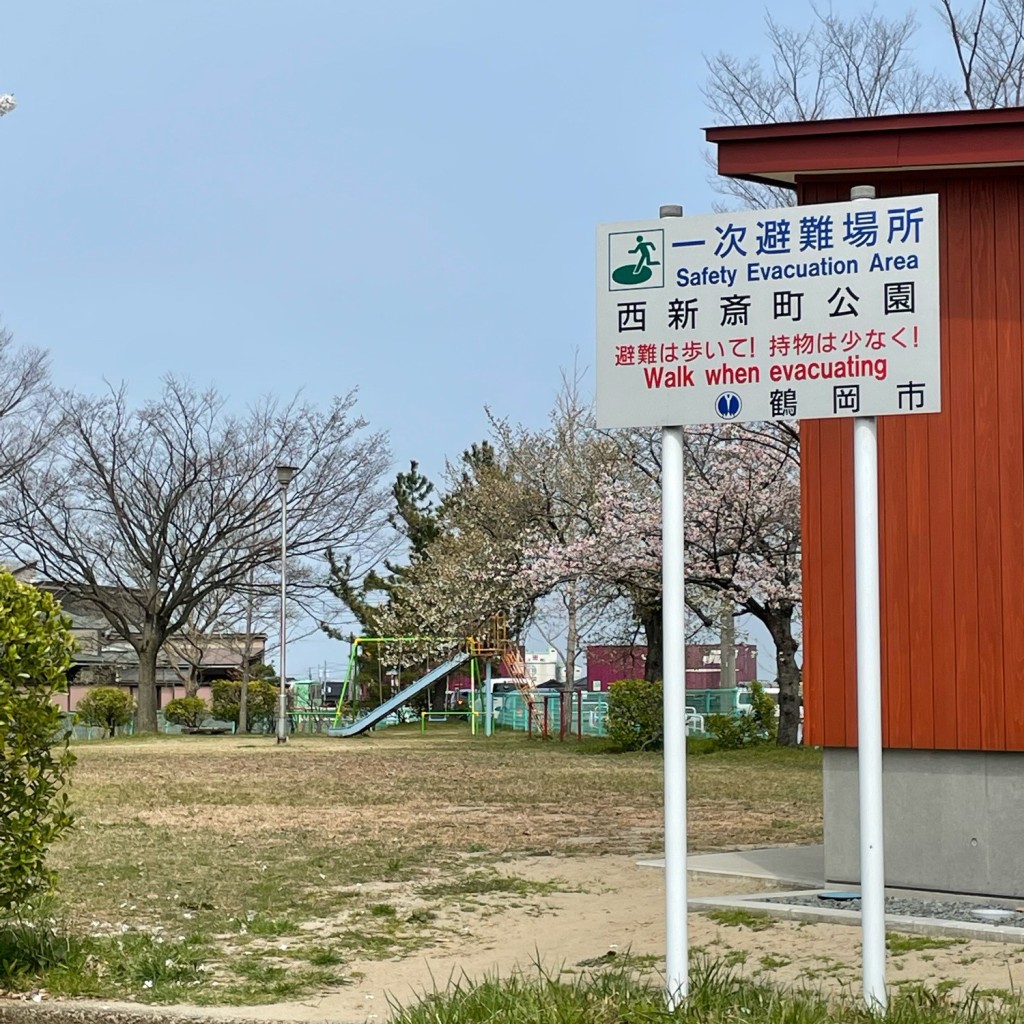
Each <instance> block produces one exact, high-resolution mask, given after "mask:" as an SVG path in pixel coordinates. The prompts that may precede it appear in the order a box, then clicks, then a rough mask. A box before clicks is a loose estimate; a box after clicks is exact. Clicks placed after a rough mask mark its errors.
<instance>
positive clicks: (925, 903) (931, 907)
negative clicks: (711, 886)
mask: <svg viewBox="0 0 1024 1024" xmlns="http://www.w3.org/2000/svg"><path fill="white" fill-rule="evenodd" d="M761 902H763V903H785V904H787V905H788V906H796V907H815V908H818V909H821V908H825V909H827V910H853V911H856V912H858V913H859V912H860V900H859V899H853V900H834V899H833V900H830V899H822V898H821V896H818V895H816V894H813V893H812V894H809V895H807V896H779V897H774V898H771V899H764V900H762V901H761ZM1020 906H1021V905H1020V904H1018V903H1017V902H1015V901H1012V900H1009V901H1007V902H1005V903H974V902H972V901H971V900H936V899H930V898H926V897H913V896H886V898H885V912H886V913H887V914H903V915H905V916H907V917H935V918H939V919H941V920H943V921H970V922H971V923H972V924H996V925H1008V926H1009V927H1011V928H1024V910H1020V909H1018V907H1020ZM986 909H988V910H994V909H998V910H1008V911H1010V915H1009V916H1008V917H999V918H998V919H992V918H989V917H983V916H981V915H979V914H978V913H977V911H979V910H986Z"/></svg>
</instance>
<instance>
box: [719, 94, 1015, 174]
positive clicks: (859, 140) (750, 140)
mask: <svg viewBox="0 0 1024 1024" xmlns="http://www.w3.org/2000/svg"><path fill="white" fill-rule="evenodd" d="M704 133H705V137H706V138H707V141H708V142H712V143H714V144H715V145H716V146H717V147H718V173H719V174H724V175H726V176H728V177H736V178H744V179H746V180H748V181H759V182H762V183H764V184H769V185H783V186H789V187H793V186H795V185H796V184H797V183H798V182H800V181H801V180H806V179H807V178H809V177H817V176H828V175H837V176H843V177H849V175H850V174H851V173H856V172H860V173H865V174H886V173H890V174H891V173H895V172H899V173H901V174H904V175H905V174H907V172H913V171H936V170H945V171H958V170H971V171H977V169H978V168H1001V167H1007V168H1016V167H1021V166H1024V107H1004V108H1001V109H998V110H946V111H940V112H937V113H923V114H887V115H882V116H879V117H843V118H834V119H830V120H823V121H789V122H783V123H779V124H754V125H728V126H721V127H711V128H705V129H704Z"/></svg>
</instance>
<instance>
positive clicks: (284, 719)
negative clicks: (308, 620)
mask: <svg viewBox="0 0 1024 1024" xmlns="http://www.w3.org/2000/svg"><path fill="white" fill-rule="evenodd" d="M296 472H298V470H297V469H296V467H295V466H278V467H277V482H278V484H280V486H281V693H280V696H279V698H278V708H277V742H278V743H287V742H288V694H287V691H286V687H287V685H288V670H287V655H288V650H287V648H288V627H287V620H286V614H287V611H288V606H287V604H286V602H287V599H288V583H287V578H288V485H289V484H290V483H291V482H292V477H294V476H295V474H296Z"/></svg>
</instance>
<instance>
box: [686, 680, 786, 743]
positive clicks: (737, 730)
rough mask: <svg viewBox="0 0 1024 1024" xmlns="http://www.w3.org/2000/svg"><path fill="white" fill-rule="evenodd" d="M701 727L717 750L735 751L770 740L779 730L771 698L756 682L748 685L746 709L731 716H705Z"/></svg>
mask: <svg viewBox="0 0 1024 1024" xmlns="http://www.w3.org/2000/svg"><path fill="white" fill-rule="evenodd" d="M704 728H705V730H706V731H707V733H708V735H709V736H710V737H711V738H712V740H713V741H714V744H715V747H716V749H718V750H739V748H740V747H752V746H756V745H757V744H763V743H774V742H775V740H776V738H777V736H778V732H779V719H778V709H777V708H776V706H775V701H773V700H772V699H771V697H769V696H768V694H767V693H765V692H764V687H763V686H762V685H761V684H760V683H757V682H755V683H753V684H751V687H750V711H748V712H744V713H740V714H732V715H708V716H706V717H705V719H704Z"/></svg>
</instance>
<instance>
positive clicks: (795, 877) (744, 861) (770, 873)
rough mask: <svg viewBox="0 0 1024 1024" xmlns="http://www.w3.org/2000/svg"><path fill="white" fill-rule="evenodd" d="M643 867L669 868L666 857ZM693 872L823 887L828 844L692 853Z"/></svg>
mask: <svg viewBox="0 0 1024 1024" xmlns="http://www.w3.org/2000/svg"><path fill="white" fill-rule="evenodd" d="M637 863H638V865H639V866H640V867H646V868H662V869H664V867H665V860H664V858H655V859H652V860H641V861H638V862H637ZM686 866H687V869H688V870H690V871H695V872H699V873H701V874H707V875H734V876H739V877H741V878H761V879H766V880H771V881H776V882H789V883H790V884H792V885H806V886H809V887H811V888H821V887H822V886H824V884H825V847H824V846H822V845H813V846H774V847H768V848H765V849H760V850H732V851H729V852H727V853H691V854H690V855H689V856H688V857H687V858H686Z"/></svg>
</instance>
